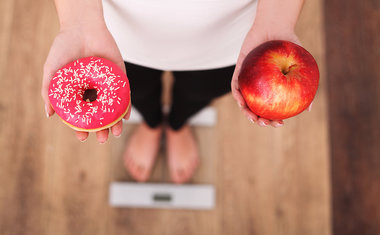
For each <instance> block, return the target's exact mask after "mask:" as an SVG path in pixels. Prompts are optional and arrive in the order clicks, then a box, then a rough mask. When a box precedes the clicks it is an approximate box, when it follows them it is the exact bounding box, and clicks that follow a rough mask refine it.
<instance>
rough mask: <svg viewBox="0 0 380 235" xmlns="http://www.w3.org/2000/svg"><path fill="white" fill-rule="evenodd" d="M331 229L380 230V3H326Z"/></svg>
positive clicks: (341, 231) (338, 231) (339, 231)
mask: <svg viewBox="0 0 380 235" xmlns="http://www.w3.org/2000/svg"><path fill="white" fill-rule="evenodd" d="M325 22H326V24H325V25H326V51H327V52H328V54H327V55H328V56H327V57H326V60H327V70H328V81H329V82H328V87H329V93H328V94H329V101H330V105H329V114H330V128H331V129H330V136H331V153H332V158H331V163H332V186H333V190H332V193H333V208H332V209H333V231H334V233H336V234H378V233H379V231H380V204H379V196H380V181H379V179H380V160H379V159H380V158H379V155H380V145H379V143H380V123H379V120H380V110H379V106H380V71H379V61H380V46H379V45H380V2H379V1H353V0H349V1H345V2H344V4H342V2H341V1H338V0H328V1H325Z"/></svg>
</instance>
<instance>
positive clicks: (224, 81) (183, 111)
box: [169, 66, 235, 130]
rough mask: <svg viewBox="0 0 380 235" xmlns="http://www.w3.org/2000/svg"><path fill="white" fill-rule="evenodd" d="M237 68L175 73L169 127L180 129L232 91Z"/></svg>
mask: <svg viewBox="0 0 380 235" xmlns="http://www.w3.org/2000/svg"><path fill="white" fill-rule="evenodd" d="M234 69H235V66H229V67H225V68H220V69H212V70H203V71H181V72H174V77H175V81H174V84H173V99H172V100H173V101H172V107H171V112H170V114H169V125H170V126H171V128H172V129H174V130H178V129H180V128H181V127H182V126H183V125H184V124H185V123H186V121H187V120H188V119H189V117H191V116H192V115H194V114H195V113H197V112H198V111H200V110H201V109H203V108H204V107H206V106H207V105H209V104H210V102H211V101H212V100H213V99H215V98H217V97H219V96H222V95H224V94H226V93H228V92H230V91H231V78H232V74H233V72H234Z"/></svg>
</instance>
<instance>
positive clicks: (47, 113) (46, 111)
mask: <svg viewBox="0 0 380 235" xmlns="http://www.w3.org/2000/svg"><path fill="white" fill-rule="evenodd" d="M45 113H46V117H47V118H49V117H50V115H49V112H48V108H47V106H46V104H45Z"/></svg>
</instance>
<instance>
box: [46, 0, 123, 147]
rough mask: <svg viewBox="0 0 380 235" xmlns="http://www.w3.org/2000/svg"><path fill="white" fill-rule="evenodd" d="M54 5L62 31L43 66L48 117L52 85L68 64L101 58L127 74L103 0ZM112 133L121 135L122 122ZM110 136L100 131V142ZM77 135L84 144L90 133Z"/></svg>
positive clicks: (58, 0) (62, 1)
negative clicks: (94, 57)
mask: <svg viewBox="0 0 380 235" xmlns="http://www.w3.org/2000/svg"><path fill="white" fill-rule="evenodd" d="M55 4H56V8H57V12H58V17H59V22H60V31H59V34H58V35H57V36H56V38H55V40H54V42H53V44H52V46H51V48H50V51H49V55H48V57H47V59H46V62H45V65H44V71H43V80H42V89H41V94H42V97H43V99H44V102H45V111H46V115H47V116H48V117H50V116H51V115H53V114H54V110H53V108H52V107H51V105H50V101H49V97H48V87H49V83H50V80H51V78H52V77H53V75H54V73H55V72H56V71H57V70H58V69H59V68H61V67H62V66H64V65H65V64H67V63H69V62H71V61H73V60H75V59H78V58H82V57H88V56H100V57H104V58H106V59H109V60H111V61H113V62H114V63H116V64H117V65H118V66H119V67H120V68H121V69H122V70H123V71H124V72H125V66H124V61H123V59H122V57H121V54H120V51H119V49H118V47H117V45H116V43H115V41H114V39H113V37H112V35H111V34H110V32H109V31H108V29H107V26H106V24H105V21H104V17H103V7H102V1H101V0H55ZM128 117H129V113H128V114H127V115H126V118H128ZM111 132H112V133H113V135H115V136H120V134H121V132H122V122H121V121H120V122H118V123H117V124H115V125H114V126H113V127H111ZM108 133H109V130H102V131H99V132H97V133H96V137H97V139H98V141H99V142H100V143H104V142H105V141H106V140H107V138H108ZM76 136H77V138H78V139H79V140H81V141H84V140H86V139H87V137H88V133H87V132H79V131H77V132H76Z"/></svg>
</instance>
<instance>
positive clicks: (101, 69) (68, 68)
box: [49, 57, 130, 132]
mask: <svg viewBox="0 0 380 235" xmlns="http://www.w3.org/2000/svg"><path fill="white" fill-rule="evenodd" d="M86 91H91V92H86ZM95 91H96V92H95ZM85 92H86V93H87V94H88V93H92V96H93V97H92V99H90V98H86V97H85ZM85 98H86V100H85ZM49 99H50V103H51V106H52V107H53V109H54V111H55V112H56V113H57V115H58V116H59V117H60V118H61V119H62V121H63V122H64V123H65V124H67V125H68V126H70V127H71V128H73V129H74V130H78V131H88V132H95V131H99V130H102V129H106V128H109V127H111V126H112V125H114V124H116V123H117V122H118V121H120V120H121V119H122V118H123V117H124V116H125V115H126V113H127V112H128V110H129V108H130V88H129V82H128V78H127V76H126V74H125V73H124V72H123V71H122V70H121V69H120V68H119V67H118V66H117V65H116V64H114V63H113V62H111V61H109V60H106V59H104V58H99V57H86V58H82V59H78V60H76V61H73V62H71V63H69V64H67V65H65V66H64V67H62V68H61V69H59V70H58V71H57V72H56V73H55V75H54V77H53V78H52V80H51V81H50V84H49Z"/></svg>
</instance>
